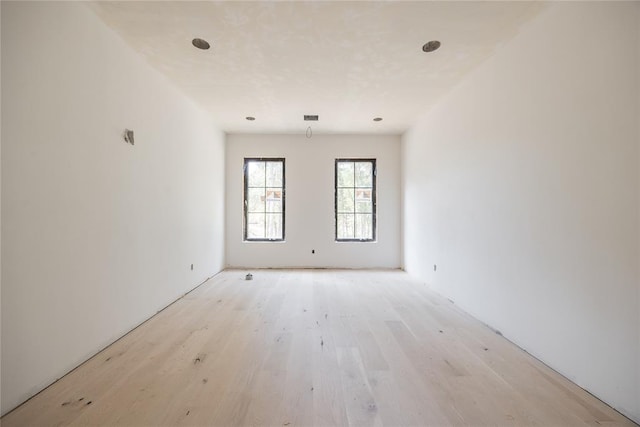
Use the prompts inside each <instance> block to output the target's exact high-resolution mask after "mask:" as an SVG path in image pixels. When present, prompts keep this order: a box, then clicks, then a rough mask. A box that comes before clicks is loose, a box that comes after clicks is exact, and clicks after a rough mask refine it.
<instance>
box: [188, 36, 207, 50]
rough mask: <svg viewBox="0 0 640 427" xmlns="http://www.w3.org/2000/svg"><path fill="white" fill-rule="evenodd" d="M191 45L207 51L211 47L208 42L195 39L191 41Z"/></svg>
mask: <svg viewBox="0 0 640 427" xmlns="http://www.w3.org/2000/svg"><path fill="white" fill-rule="evenodd" d="M191 44H192V45H194V46H195V47H197V48H198V49H202V50H207V49H209V48H210V47H211V45H210V44H209V42H208V41H206V40H204V39H198V38H195V39H193V40H191Z"/></svg>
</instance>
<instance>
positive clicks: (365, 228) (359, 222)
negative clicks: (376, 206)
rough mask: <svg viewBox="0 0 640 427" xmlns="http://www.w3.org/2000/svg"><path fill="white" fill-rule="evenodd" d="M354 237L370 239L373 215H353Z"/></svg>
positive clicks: (371, 236)
mask: <svg viewBox="0 0 640 427" xmlns="http://www.w3.org/2000/svg"><path fill="white" fill-rule="evenodd" d="M355 217H356V219H355V238H356V239H372V238H373V215H368V214H365V215H360V214H359V215H356V216H355Z"/></svg>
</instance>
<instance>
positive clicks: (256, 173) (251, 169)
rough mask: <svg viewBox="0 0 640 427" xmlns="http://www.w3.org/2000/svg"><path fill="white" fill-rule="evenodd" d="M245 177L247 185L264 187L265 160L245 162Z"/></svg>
mask: <svg viewBox="0 0 640 427" xmlns="http://www.w3.org/2000/svg"><path fill="white" fill-rule="evenodd" d="M247 168H248V170H247V177H248V178H249V181H248V183H247V184H248V186H249V187H264V171H265V162H260V161H255V162H249V163H248V164H247Z"/></svg>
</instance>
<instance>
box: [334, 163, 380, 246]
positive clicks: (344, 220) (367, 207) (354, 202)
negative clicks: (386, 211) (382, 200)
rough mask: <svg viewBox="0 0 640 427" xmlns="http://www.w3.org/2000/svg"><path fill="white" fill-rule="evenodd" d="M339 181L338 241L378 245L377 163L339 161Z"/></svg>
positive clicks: (337, 165)
mask: <svg viewBox="0 0 640 427" xmlns="http://www.w3.org/2000/svg"><path fill="white" fill-rule="evenodd" d="M335 179H336V191H335V199H336V200H335V210H336V241H339V242H350V241H356V242H372V241H375V239H376V161H375V159H336V178H335Z"/></svg>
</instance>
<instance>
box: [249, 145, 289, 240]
mask: <svg viewBox="0 0 640 427" xmlns="http://www.w3.org/2000/svg"><path fill="white" fill-rule="evenodd" d="M250 162H281V163H282V212H281V215H282V238H278V239H269V238H266V237H265V238H249V237H248V236H247V223H248V213H249V201H248V195H249V191H248V190H249V179H248V175H247V174H248V164H249V163H250ZM285 166H286V162H285V158H284V157H245V158H244V164H243V168H242V169H243V171H242V172H243V176H244V183H243V187H244V194H243V212H244V215H243V223H242V237H243V241H244V242H284V241H285V217H286V215H285V207H286V181H285V177H286V173H285V171H286V169H285ZM264 188H265V189H266V188H271V187H267V186H266V181H265V187H264ZM266 214H267V212H265V215H266Z"/></svg>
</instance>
